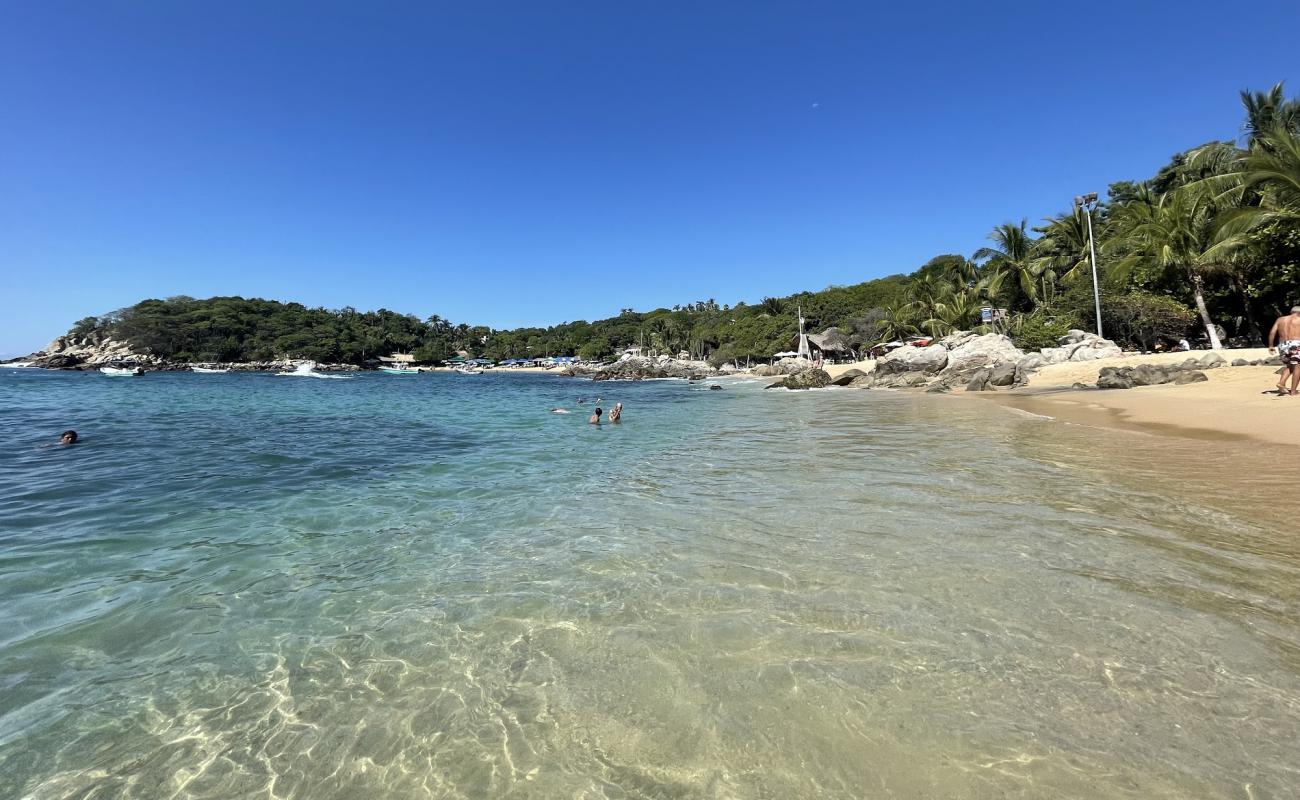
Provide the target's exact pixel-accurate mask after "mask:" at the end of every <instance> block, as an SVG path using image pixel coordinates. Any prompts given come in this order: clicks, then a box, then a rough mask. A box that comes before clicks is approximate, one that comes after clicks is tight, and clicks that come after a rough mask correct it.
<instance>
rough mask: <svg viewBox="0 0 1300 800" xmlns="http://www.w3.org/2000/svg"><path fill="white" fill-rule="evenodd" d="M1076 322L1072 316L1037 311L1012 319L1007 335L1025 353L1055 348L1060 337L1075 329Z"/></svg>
mask: <svg viewBox="0 0 1300 800" xmlns="http://www.w3.org/2000/svg"><path fill="white" fill-rule="evenodd" d="M1077 322H1078V320H1076V319H1075V318H1074V316H1073V315H1070V314H1056V315H1053V314H1051V313H1050V312H1047V311H1045V310H1043V309H1039V310H1038V311H1035V312H1033V313H1031V314H1021V315H1019V316H1017V317H1016V318H1015V319H1013V320H1012V322H1011V325H1010V331H1009V334H1010V336H1011V341H1013V342H1015V345H1016V347H1019V348H1020V349H1021V350H1024V351H1025V352H1033V351H1035V350H1040V349H1042V348H1044V347H1056V346H1057V344H1059V342H1060V339H1061V337H1062V336H1064V335H1065V334H1066V332H1067V331H1069V330H1070V329H1071V328H1073V327H1075V325H1076V323H1077Z"/></svg>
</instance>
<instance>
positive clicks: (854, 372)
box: [831, 369, 867, 386]
mask: <svg viewBox="0 0 1300 800" xmlns="http://www.w3.org/2000/svg"><path fill="white" fill-rule="evenodd" d="M866 375H867V373H865V372H863V371H862V370H860V369H850V370H845V372H844V374H843V375H840V376H839V377H838V378H836V379H834V380H833V381H831V385H832V386H848V385H850V384H851V383H853V381H855V380H857V379H858V378H863V377H866Z"/></svg>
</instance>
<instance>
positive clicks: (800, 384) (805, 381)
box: [767, 368, 831, 389]
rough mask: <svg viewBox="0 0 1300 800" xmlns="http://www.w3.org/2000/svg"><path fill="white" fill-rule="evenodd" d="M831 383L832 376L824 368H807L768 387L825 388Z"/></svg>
mask: <svg viewBox="0 0 1300 800" xmlns="http://www.w3.org/2000/svg"><path fill="white" fill-rule="evenodd" d="M830 385H831V376H830V374H829V373H828V372H826V370H824V369H815V368H814V369H806V370H803V371H802V372H796V373H794V374H793V375H786V376H785V377H784V378H782V379H781V380H779V381H777V382H776V383H774V384H772V385H771V386H768V387H767V388H768V389H823V388H825V387H827V386H830Z"/></svg>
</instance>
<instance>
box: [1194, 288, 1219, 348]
mask: <svg viewBox="0 0 1300 800" xmlns="http://www.w3.org/2000/svg"><path fill="white" fill-rule="evenodd" d="M1201 283H1202V281H1201V276H1200V275H1193V276H1192V291H1193V292H1195V294H1196V310H1197V311H1199V312H1201V322H1202V323H1204V325H1205V335H1206V336H1209V337H1210V349H1211V350H1222V349H1223V345H1222V344H1220V343H1219V332H1218V331H1217V330H1215V328H1214V323H1213V322H1211V321H1210V310H1209V309H1208V308H1206V307H1205V295H1203V294H1201Z"/></svg>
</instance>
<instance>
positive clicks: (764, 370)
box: [753, 364, 781, 378]
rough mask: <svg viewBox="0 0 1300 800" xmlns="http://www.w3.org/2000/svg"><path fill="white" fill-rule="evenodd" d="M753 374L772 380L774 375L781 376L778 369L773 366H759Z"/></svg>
mask: <svg viewBox="0 0 1300 800" xmlns="http://www.w3.org/2000/svg"><path fill="white" fill-rule="evenodd" d="M753 373H754V374H755V375H757V376H758V377H760V378H770V377H772V376H773V375H779V374H781V373H780V372H779V371H778V370H777V368H776V367H774V366H772V365H771V364H759V365H758V366H757V367H754V369H753Z"/></svg>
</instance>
